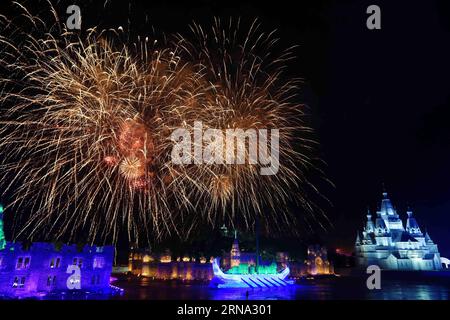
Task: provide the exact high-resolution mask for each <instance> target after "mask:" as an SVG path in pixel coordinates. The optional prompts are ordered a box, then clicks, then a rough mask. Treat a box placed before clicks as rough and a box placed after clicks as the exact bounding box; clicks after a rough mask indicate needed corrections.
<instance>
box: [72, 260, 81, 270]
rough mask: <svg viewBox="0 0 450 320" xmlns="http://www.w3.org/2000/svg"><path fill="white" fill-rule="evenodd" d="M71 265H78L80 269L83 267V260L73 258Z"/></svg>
mask: <svg viewBox="0 0 450 320" xmlns="http://www.w3.org/2000/svg"><path fill="white" fill-rule="evenodd" d="M72 264H73V265H74V266H76V265H78V266H79V267H80V268H81V267H82V266H83V259H82V258H73V262H72Z"/></svg>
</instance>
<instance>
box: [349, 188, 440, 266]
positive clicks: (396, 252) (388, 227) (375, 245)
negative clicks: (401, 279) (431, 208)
mask: <svg viewBox="0 0 450 320" xmlns="http://www.w3.org/2000/svg"><path fill="white" fill-rule="evenodd" d="M406 214H407V220H406V224H405V225H404V224H403V221H402V220H401V218H400V216H399V215H398V214H397V211H396V210H395V208H394V207H393V205H392V203H391V201H390V200H389V198H388V195H387V193H386V192H383V199H382V200H381V205H380V210H379V211H378V212H377V215H376V217H375V220H373V218H372V214H371V213H370V211H369V212H368V213H367V221H366V225H365V227H364V229H363V231H362V232H361V233H360V232H358V233H357V236H356V242H355V255H356V262H357V264H358V265H359V266H361V267H366V266H368V265H378V266H379V267H380V268H381V269H387V270H441V269H442V265H441V259H440V254H439V251H438V247H437V245H436V244H435V243H434V242H433V240H431V238H430V236H429V234H428V233H427V232H425V233H424V232H422V230H421V229H420V227H419V224H418V223H417V221H416V219H415V218H414V216H413V212H412V211H411V210H408V211H407V212H406Z"/></svg>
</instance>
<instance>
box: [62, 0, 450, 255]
mask: <svg viewBox="0 0 450 320" xmlns="http://www.w3.org/2000/svg"><path fill="white" fill-rule="evenodd" d="M77 2H78V3H80V6H81V9H82V14H83V24H85V25H84V27H88V26H93V25H97V24H101V25H102V24H103V26H108V27H117V26H119V25H122V26H127V24H128V22H127V21H128V19H129V18H130V20H131V24H132V29H133V30H135V31H136V32H137V33H141V34H145V33H148V25H153V26H154V27H155V28H157V29H158V30H160V31H164V32H168V33H169V32H185V31H186V29H187V25H188V24H189V23H190V22H191V21H192V20H196V21H198V22H202V23H207V24H208V23H211V21H212V17H214V16H218V17H223V18H228V17H230V16H233V17H239V16H240V17H241V18H243V19H248V20H249V21H251V20H252V19H253V18H255V17H258V18H259V19H260V21H261V22H262V23H263V28H264V29H266V30H268V31H271V30H272V29H275V28H276V29H278V36H279V37H280V39H281V42H282V44H283V45H285V46H286V47H287V46H291V45H297V44H298V45H300V47H299V49H298V50H297V56H298V60H297V61H296V62H295V63H293V64H292V65H291V66H290V68H289V73H291V74H292V75H294V76H302V77H304V78H305V80H306V83H305V87H304V90H303V96H304V99H305V101H304V102H306V103H307V104H308V105H309V106H310V107H311V112H312V116H313V123H314V126H315V128H316V130H317V136H318V140H319V141H320V142H321V147H320V148H321V150H320V151H321V157H322V158H323V159H324V160H325V161H326V163H327V167H326V168H325V171H326V174H327V177H328V178H329V179H330V180H331V181H333V183H334V184H335V185H336V187H335V188H327V190H326V195H327V196H328V197H329V198H330V199H331V201H332V202H333V207H332V208H331V209H327V210H328V211H329V216H330V218H331V220H332V222H333V223H334V228H332V229H330V231H329V233H328V234H326V235H325V236H324V237H325V238H326V239H327V241H328V242H329V243H330V244H331V245H334V246H343V247H346V248H351V246H352V244H353V241H354V238H355V234H356V229H357V228H361V226H362V224H363V223H364V219H365V214H366V210H367V206H370V208H371V209H372V210H375V209H376V207H377V206H378V204H379V201H380V200H381V192H382V183H383V182H384V184H385V186H386V189H387V191H388V192H389V194H390V197H391V199H392V200H393V202H394V205H395V206H397V208H398V209H399V211H400V213H401V214H403V217H404V215H405V209H406V206H407V205H410V206H411V207H412V209H413V210H414V211H415V213H416V217H417V219H418V222H419V224H420V225H421V226H422V227H423V228H425V227H426V229H427V230H428V231H429V233H430V235H431V237H432V239H433V240H435V242H437V243H438V245H439V247H440V250H441V253H442V254H443V255H444V256H450V243H449V236H448V233H449V226H450V216H449V214H448V213H449V212H450V199H449V197H448V195H449V194H450V184H449V181H450V167H449V164H450V123H449V121H448V120H450V94H449V87H450V61H449V59H450V41H449V40H450V37H449V36H450V5H449V2H448V1H445V0H443V1H428V0H427V1H414V2H412V1H392V0H391V1H375V0H373V1H308V2H306V1H304V2H302V1H285V0H277V1H270V2H268V3H267V4H265V3H263V2H262V1H255V2H253V3H252V2H249V1H208V0H203V1H185V2H181V3H177V2H176V1H167V2H166V3H161V2H158V1H153V0H152V1H140V2H139V1H132V2H131V6H129V5H128V3H127V1H116V0H109V1H106V5H105V6H104V3H105V1H103V0H102V1H71V3H77ZM371 4H377V5H379V6H380V8H381V15H382V29H381V30H368V29H367V28H366V19H367V17H368V15H367V14H366V8H367V6H368V5H371ZM65 5H66V4H61V5H60V7H61V8H60V12H61V13H60V14H63V12H64V10H65V7H64V6H65ZM57 6H58V5H57ZM146 16H147V19H148V24H144V23H143V22H144V21H145V20H146Z"/></svg>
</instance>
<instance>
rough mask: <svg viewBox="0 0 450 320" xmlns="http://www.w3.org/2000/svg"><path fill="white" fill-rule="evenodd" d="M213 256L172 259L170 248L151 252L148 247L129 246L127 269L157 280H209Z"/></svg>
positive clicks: (136, 274) (135, 273)
mask: <svg viewBox="0 0 450 320" xmlns="http://www.w3.org/2000/svg"><path fill="white" fill-rule="evenodd" d="M212 261H213V258H212V257H210V258H209V259H207V258H206V257H200V258H198V259H196V258H195V257H189V256H183V257H177V258H175V259H172V254H171V252H170V250H166V251H165V252H164V253H162V254H159V255H158V254H152V253H151V252H150V250H149V249H138V248H131V251H130V254H129V258H128V271H129V272H131V273H132V274H133V275H135V276H142V277H148V278H152V279H157V280H181V281H204V282H207V281H210V280H211V279H212V278H213V271H212Z"/></svg>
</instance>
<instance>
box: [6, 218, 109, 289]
mask: <svg viewBox="0 0 450 320" xmlns="http://www.w3.org/2000/svg"><path fill="white" fill-rule="evenodd" d="M2 218H3V214H2V213H0V245H1V244H2V243H3V246H0V296H7V297H34V296H46V295H47V294H50V293H63V292H67V291H69V290H71V289H73V288H75V289H78V288H79V290H78V291H82V292H91V293H107V292H111V287H110V285H109V283H110V276H111V272H112V263H113V257H114V248H113V247H111V246H105V247H98V246H84V247H79V246H76V245H61V246H57V245H54V244H52V243H45V242H35V243H32V244H31V245H29V246H23V245H22V244H20V243H14V242H8V241H4V238H3V240H2V237H1V236H2V235H3V229H2V226H3V219H2ZM2 241H3V242H2ZM69 266H77V267H79V271H80V273H79V276H75V273H74V272H73V271H71V272H69V273H68V267H69ZM77 269H78V268H77ZM76 282H78V283H76Z"/></svg>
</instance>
